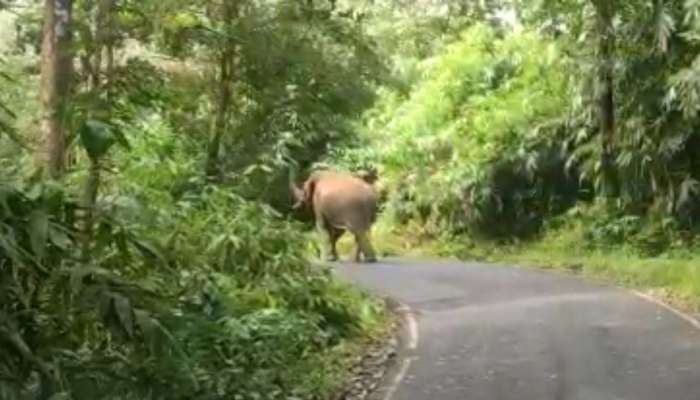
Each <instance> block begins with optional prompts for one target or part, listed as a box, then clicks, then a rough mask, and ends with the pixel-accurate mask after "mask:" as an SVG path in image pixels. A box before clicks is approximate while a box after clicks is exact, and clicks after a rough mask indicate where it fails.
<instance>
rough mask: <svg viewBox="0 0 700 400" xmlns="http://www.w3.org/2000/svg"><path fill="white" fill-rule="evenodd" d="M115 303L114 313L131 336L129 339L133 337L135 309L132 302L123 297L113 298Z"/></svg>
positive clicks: (116, 296)
mask: <svg viewBox="0 0 700 400" xmlns="http://www.w3.org/2000/svg"><path fill="white" fill-rule="evenodd" d="M113 302H114V311H115V312H116V313H117V317H118V318H119V322H120V323H121V325H122V327H123V328H124V330H125V331H126V333H127V334H128V335H129V337H133V336H134V313H133V309H132V308H131V300H129V299H128V298H126V297H124V296H121V295H115V296H114V297H113Z"/></svg>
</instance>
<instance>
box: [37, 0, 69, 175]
mask: <svg viewBox="0 0 700 400" xmlns="http://www.w3.org/2000/svg"><path fill="white" fill-rule="evenodd" d="M72 11H73V4H72V0H45V3H44V31H43V43H42V48H41V106H42V110H41V111H42V115H41V139H42V144H41V148H40V150H39V162H40V164H41V165H42V167H43V168H44V171H45V173H46V174H47V175H48V176H50V177H52V178H57V177H60V176H61V174H62V173H63V171H64V168H65V153H66V124H65V121H66V108H67V105H68V96H69V93H70V87H71V75H72V72H73V53H72V50H71V18H72Z"/></svg>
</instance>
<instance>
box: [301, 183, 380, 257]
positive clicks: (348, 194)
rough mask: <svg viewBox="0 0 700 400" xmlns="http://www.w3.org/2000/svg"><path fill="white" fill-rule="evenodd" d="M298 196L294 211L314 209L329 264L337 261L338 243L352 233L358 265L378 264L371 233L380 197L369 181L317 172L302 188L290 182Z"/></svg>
mask: <svg viewBox="0 0 700 400" xmlns="http://www.w3.org/2000/svg"><path fill="white" fill-rule="evenodd" d="M290 188H291V191H292V194H293V195H294V199H295V204H294V209H299V208H302V207H308V208H310V209H311V210H312V211H313V213H314V217H315V219H316V228H317V229H318V231H319V233H320V234H321V235H322V238H323V241H324V253H325V257H326V259H327V260H328V261H336V260H337V259H338V252H337V250H336V243H337V242H338V240H339V239H340V238H341V237H342V235H343V234H344V233H345V231H349V232H350V233H352V234H353V236H354V237H355V261H357V262H359V261H361V256H364V261H365V262H374V261H376V259H377V258H376V255H375V252H374V248H373V247H372V244H371V242H370V238H369V235H370V230H371V227H372V224H373V223H374V222H375V220H376V216H377V194H376V193H375V190H374V187H373V186H372V184H371V183H368V180H365V179H363V178H362V177H359V176H356V175H352V174H348V173H342V172H334V171H316V172H313V173H312V174H311V175H310V176H309V177H308V179H307V180H306V181H305V182H304V184H303V186H302V187H298V186H297V185H296V184H295V183H294V182H290Z"/></svg>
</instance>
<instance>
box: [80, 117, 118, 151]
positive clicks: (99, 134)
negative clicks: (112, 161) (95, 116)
mask: <svg viewBox="0 0 700 400" xmlns="http://www.w3.org/2000/svg"><path fill="white" fill-rule="evenodd" d="M116 140H117V137H116V136H115V134H114V131H113V127H112V126H111V125H109V124H106V123H104V122H101V121H96V120H87V121H85V123H84V124H83V126H82V127H81V129H80V141H81V144H82V145H83V148H85V151H87V153H88V155H89V156H90V158H93V159H98V158H101V157H103V156H104V155H105V154H107V151H109V149H110V148H111V147H112V145H114V143H115V142H116Z"/></svg>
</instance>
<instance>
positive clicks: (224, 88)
mask: <svg viewBox="0 0 700 400" xmlns="http://www.w3.org/2000/svg"><path fill="white" fill-rule="evenodd" d="M237 17H238V8H237V4H235V3H233V4H232V3H231V2H228V1H227V2H224V5H223V18H224V24H225V25H226V27H227V28H229V29H227V33H228V34H229V37H228V39H227V40H226V42H225V44H224V48H223V49H222V51H221V53H220V56H219V71H218V85H217V93H216V101H215V104H216V117H215V120H214V124H213V131H212V135H211V139H210V141H209V147H208V149H207V161H206V166H205V173H206V175H207V177H208V178H209V179H216V177H217V176H218V175H219V172H220V168H219V150H220V148H221V141H222V139H223V137H224V134H225V133H226V128H227V125H228V119H229V116H230V109H231V100H232V90H231V84H232V81H233V74H234V68H235V66H236V52H237V49H236V43H235V40H234V39H233V37H232V35H231V32H230V28H231V27H232V25H233V23H234V21H235V19H236V18H237Z"/></svg>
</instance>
